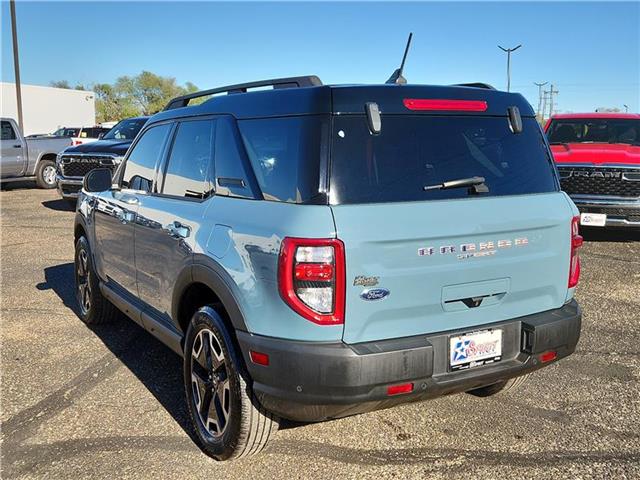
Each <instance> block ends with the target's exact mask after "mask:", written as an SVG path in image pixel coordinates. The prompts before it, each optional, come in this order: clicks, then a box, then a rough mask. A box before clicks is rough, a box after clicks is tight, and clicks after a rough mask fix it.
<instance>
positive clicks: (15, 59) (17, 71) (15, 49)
mask: <svg viewBox="0 0 640 480" xmlns="http://www.w3.org/2000/svg"><path fill="white" fill-rule="evenodd" d="M9 8H10V9H11V36H12V38H13V68H14V70H15V76H16V100H17V102H18V126H19V127H20V131H21V132H24V125H23V124H22V89H21V88H20V61H19V60H18V27H17V26H16V2H15V0H11V1H10V3H9Z"/></svg>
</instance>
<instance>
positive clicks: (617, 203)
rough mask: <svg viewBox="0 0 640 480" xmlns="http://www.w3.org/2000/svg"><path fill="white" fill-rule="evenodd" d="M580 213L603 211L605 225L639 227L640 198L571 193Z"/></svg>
mask: <svg viewBox="0 0 640 480" xmlns="http://www.w3.org/2000/svg"><path fill="white" fill-rule="evenodd" d="M571 200H573V203H575V204H576V207H578V210H580V213H604V214H606V215H607V222H606V225H605V226H606V227H624V228H640V199H635V198H633V199H628V198H615V197H614V198H612V197H595V196H590V195H572V196H571Z"/></svg>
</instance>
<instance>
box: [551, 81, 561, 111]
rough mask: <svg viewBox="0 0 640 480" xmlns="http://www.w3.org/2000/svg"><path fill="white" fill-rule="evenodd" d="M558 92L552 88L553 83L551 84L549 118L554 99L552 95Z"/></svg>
mask: <svg viewBox="0 0 640 480" xmlns="http://www.w3.org/2000/svg"><path fill="white" fill-rule="evenodd" d="M558 93H560V92H559V91H558V90H554V88H553V83H552V84H551V88H550V89H549V118H551V117H552V116H553V107H554V101H553V96H554V95H556V94H558Z"/></svg>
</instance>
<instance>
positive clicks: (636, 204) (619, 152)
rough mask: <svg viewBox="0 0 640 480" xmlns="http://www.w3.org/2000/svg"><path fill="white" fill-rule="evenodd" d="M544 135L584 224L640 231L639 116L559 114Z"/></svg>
mask: <svg viewBox="0 0 640 480" xmlns="http://www.w3.org/2000/svg"><path fill="white" fill-rule="evenodd" d="M545 132H546V133H547V137H548V138H549V143H550V144H551V150H552V152H553V156H554V158H555V161H556V164H557V166H558V171H559V172H560V182H561V184H562V189H563V190H564V191H565V192H567V193H568V194H569V195H570V196H571V198H572V199H573V201H574V202H575V204H576V205H577V207H578V208H579V209H580V223H581V225H584V226H596V227H605V226H606V227H636V228H640V115H638V114H630V113H571V114H564V115H555V116H553V117H552V118H551V119H550V120H549V121H548V122H547V124H546V126H545Z"/></svg>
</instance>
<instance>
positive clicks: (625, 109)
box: [622, 105, 629, 113]
mask: <svg viewBox="0 0 640 480" xmlns="http://www.w3.org/2000/svg"><path fill="white" fill-rule="evenodd" d="M622 106H623V107H624V113H629V105H622Z"/></svg>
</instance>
